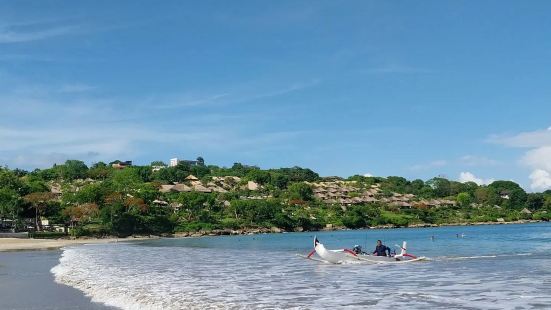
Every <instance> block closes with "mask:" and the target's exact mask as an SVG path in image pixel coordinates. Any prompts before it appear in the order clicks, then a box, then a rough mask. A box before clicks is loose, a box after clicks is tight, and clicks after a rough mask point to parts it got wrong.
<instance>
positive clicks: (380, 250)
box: [373, 240, 390, 256]
mask: <svg viewBox="0 0 551 310" xmlns="http://www.w3.org/2000/svg"><path fill="white" fill-rule="evenodd" d="M387 253H388V255H387ZM373 254H374V255H377V256H390V248H389V247H387V246H386V245H384V244H383V242H382V241H381V240H377V246H376V247H375V251H373Z"/></svg>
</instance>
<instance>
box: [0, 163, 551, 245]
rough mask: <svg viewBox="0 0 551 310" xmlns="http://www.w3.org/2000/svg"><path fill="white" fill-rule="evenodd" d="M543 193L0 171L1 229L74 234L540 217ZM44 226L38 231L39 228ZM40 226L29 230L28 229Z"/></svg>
mask: <svg viewBox="0 0 551 310" xmlns="http://www.w3.org/2000/svg"><path fill="white" fill-rule="evenodd" d="M549 212H551V192H549V191H548V192H545V193H526V192H525V191H524V190H523V189H522V188H521V187H520V186H519V185H518V184H516V183H514V182H511V181H495V182H493V183H492V184H490V185H488V186H479V185H477V184H475V183H472V182H468V183H459V182H456V181H451V180H447V179H444V178H433V179H430V180H427V181H423V180H412V181H410V180H406V179H405V178H402V177H396V176H390V177H386V178H383V177H364V176H358V175H355V176H351V177H349V178H347V179H343V178H339V177H328V178H323V177H320V176H319V175H318V174H317V173H315V172H314V171H312V170H310V169H305V168H300V167H292V168H280V169H269V170H263V169H260V168H258V167H253V166H245V165H242V164H239V163H236V164H234V165H233V166H232V167H230V168H224V167H218V166H213V165H211V166H207V165H205V164H204V161H203V160H202V158H201V160H198V161H183V162H179V163H177V164H176V165H174V166H171V167H169V166H167V165H165V164H164V163H162V162H154V163H152V164H151V165H147V166H132V165H131V163H130V162H120V161H115V162H112V163H110V164H105V163H101V162H100V163H96V164H94V165H92V166H91V167H87V166H86V165H85V164H84V163H83V162H81V161H78V160H68V161H67V162H66V163H65V164H63V165H54V166H53V167H51V168H49V169H42V170H34V171H32V172H27V171H23V170H19V169H15V170H10V169H8V168H1V169H0V228H1V229H2V230H3V231H13V230H16V231H37V232H40V231H59V232H60V234H61V232H63V233H66V232H70V234H72V235H75V236H81V235H94V236H103V235H117V236H128V235H132V234H156V235H162V234H173V233H190V234H193V233H196V232H202V233H209V232H216V233H243V232H247V231H283V230H284V231H302V230H318V229H334V228H364V227H373V226H390V227H394V226H412V225H440V224H450V223H479V222H509V221H517V220H532V219H533V220H548V219H549V214H550V213H549ZM43 234H45V233H43ZM38 235H40V234H37V236H38Z"/></svg>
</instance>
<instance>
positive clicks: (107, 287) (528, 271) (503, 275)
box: [52, 223, 551, 309]
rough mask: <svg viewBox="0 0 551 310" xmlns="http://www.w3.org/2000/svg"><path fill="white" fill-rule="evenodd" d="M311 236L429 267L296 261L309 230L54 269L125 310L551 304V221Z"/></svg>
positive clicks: (178, 244)
mask: <svg viewBox="0 0 551 310" xmlns="http://www.w3.org/2000/svg"><path fill="white" fill-rule="evenodd" d="M458 234H459V235H460V236H459V237H458ZM316 235H317V236H318V239H320V241H321V242H323V243H324V244H325V246H326V247H328V248H342V247H349V248H350V247H352V246H353V245H355V244H360V245H362V246H365V247H367V249H371V248H373V247H374V246H375V241H376V240H377V239H381V240H383V241H384V242H385V243H386V244H387V245H389V246H393V245H394V244H401V242H402V241H403V240H407V241H408V252H410V253H412V254H415V255H422V256H428V257H430V258H432V261H430V262H423V263H411V264H400V265H366V264H348V265H332V264H326V263H320V262H316V261H310V260H305V259H303V258H300V257H297V256H296V254H297V253H300V254H307V253H308V252H309V251H310V250H311V249H312V240H313V237H314V233H288V234H268V235H253V236H227V237H203V238H188V239H162V240H153V241H146V242H140V243H120V244H116V245H88V246H82V247H73V248H67V249H65V251H64V253H63V257H62V258H61V261H60V264H59V265H58V266H56V267H54V269H53V270H52V271H53V273H54V274H55V277H56V279H57V281H59V282H61V283H65V284H68V285H71V286H74V287H76V288H78V289H81V290H83V291H84V292H85V293H86V294H88V295H89V296H91V297H92V299H93V300H96V301H100V302H104V303H106V304H109V305H113V306H117V307H120V308H123V309H334V308H338V309H366V308H381V307H408V308H410V309H427V308H431V309H435V308H436V309H442V308H449V309H546V308H551V259H550V258H549V253H550V251H551V225H550V224H549V223H539V224H524V225H492V226H469V227H441V228H419V229H394V230H363V231H362V230H359V231H339V232H319V233H316Z"/></svg>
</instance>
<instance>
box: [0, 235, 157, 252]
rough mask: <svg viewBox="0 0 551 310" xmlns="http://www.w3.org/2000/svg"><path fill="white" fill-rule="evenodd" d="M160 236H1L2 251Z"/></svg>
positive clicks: (46, 248)
mask: <svg viewBox="0 0 551 310" xmlns="http://www.w3.org/2000/svg"><path fill="white" fill-rule="evenodd" d="M156 238H158V237H128V238H87V239H21V238H0V252H13V251H32V250H56V249H60V248H63V247H66V246H71V245H78V244H98V243H116V242H128V241H143V240H151V239H156Z"/></svg>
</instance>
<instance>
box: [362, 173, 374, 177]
mask: <svg viewBox="0 0 551 310" xmlns="http://www.w3.org/2000/svg"><path fill="white" fill-rule="evenodd" d="M372 176H373V175H372V174H371V173H364V177H366V178H369V177H372Z"/></svg>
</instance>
